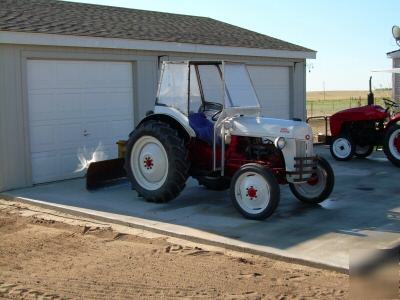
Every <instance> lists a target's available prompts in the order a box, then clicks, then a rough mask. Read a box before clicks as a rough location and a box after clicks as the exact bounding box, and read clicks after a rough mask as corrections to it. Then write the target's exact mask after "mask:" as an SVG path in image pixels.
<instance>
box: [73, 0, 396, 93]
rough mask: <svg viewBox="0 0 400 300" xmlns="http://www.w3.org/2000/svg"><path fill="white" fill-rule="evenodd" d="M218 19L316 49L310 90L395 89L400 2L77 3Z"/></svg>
mask: <svg viewBox="0 0 400 300" xmlns="http://www.w3.org/2000/svg"><path fill="white" fill-rule="evenodd" d="M73 1H75V2H85V3H95V4H102V5H111V6H120V7H129V8H136V9H145V10H154V11H161V12H170V13H179V14H186V15H197V16H205V17H210V18H214V19H217V20H220V21H223V22H227V23H230V24H233V25H236V26H240V27H243V28H247V29H250V30H253V31H257V32H259V33H262V34H266V35H269V36H272V37H275V38H279V39H282V40H285V41H288V42H292V43H295V44H299V45H301V46H304V47H307V48H311V49H313V50H316V51H317V52H318V53H317V58H316V59H315V60H307V90H308V91H316V90H323V89H324V88H325V90H366V89H368V79H369V76H371V75H373V87H374V88H387V87H391V83H392V82H391V75H390V74H386V73H371V71H372V70H377V69H389V68H391V67H392V66H391V60H390V59H388V58H387V56H386V53H387V52H389V51H392V50H396V49H399V46H397V45H396V43H395V41H394V39H393V37H392V33H391V29H392V26H393V25H399V26H400V0H334V1H333V0H318V1H317V0H301V1H299V0H279V1H277V0H200V1H199V0H130V1H129V0H82V1H78V0H73Z"/></svg>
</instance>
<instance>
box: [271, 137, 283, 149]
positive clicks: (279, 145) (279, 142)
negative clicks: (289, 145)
mask: <svg viewBox="0 0 400 300" xmlns="http://www.w3.org/2000/svg"><path fill="white" fill-rule="evenodd" d="M274 144H275V147H276V148H278V149H280V150H282V149H283V148H285V146H286V140H285V138H284V137H277V138H276V139H275V142H274Z"/></svg>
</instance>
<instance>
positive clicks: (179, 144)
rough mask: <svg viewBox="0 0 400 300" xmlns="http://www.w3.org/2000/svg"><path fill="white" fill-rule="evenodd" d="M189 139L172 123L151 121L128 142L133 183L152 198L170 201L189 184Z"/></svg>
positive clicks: (127, 158) (142, 194)
mask: <svg viewBox="0 0 400 300" xmlns="http://www.w3.org/2000/svg"><path fill="white" fill-rule="evenodd" d="M189 167H190V163H189V159H188V149H187V147H186V143H185V140H184V139H183V138H182V137H181V136H180V135H179V133H178V131H177V130H176V129H174V128H172V127H171V126H170V125H169V124H167V123H165V122H160V121H148V122H146V123H144V124H142V125H140V126H139V127H138V128H137V129H135V131H134V132H133V133H132V134H131V136H130V137H129V140H128V142H127V144H126V157H125V170H126V172H127V175H128V178H129V180H130V182H131V183H132V187H133V188H134V189H135V190H136V191H137V192H138V194H139V195H140V196H142V197H143V198H145V199H146V200H147V201H150V202H168V201H170V200H172V199H174V198H176V197H177V196H178V195H179V194H180V192H181V191H182V190H183V188H184V187H185V182H186V180H187V178H188V173H189Z"/></svg>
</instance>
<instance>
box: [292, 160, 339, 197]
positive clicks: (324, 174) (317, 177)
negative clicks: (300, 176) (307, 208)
mask: <svg viewBox="0 0 400 300" xmlns="http://www.w3.org/2000/svg"><path fill="white" fill-rule="evenodd" d="M334 185H335V175H334V173H333V170H332V167H331V166H330V164H329V163H328V161H327V160H325V159H324V158H322V157H318V163H317V169H316V170H315V173H314V174H313V175H312V176H311V178H310V179H309V180H308V181H307V182H304V183H289V187H290V190H291V191H292V193H293V194H294V195H295V196H296V198H297V199H299V200H300V201H302V202H305V203H308V204H317V203H321V202H322V201H324V200H325V199H326V198H328V197H329V195H330V194H331V193H332V190H333V186H334Z"/></svg>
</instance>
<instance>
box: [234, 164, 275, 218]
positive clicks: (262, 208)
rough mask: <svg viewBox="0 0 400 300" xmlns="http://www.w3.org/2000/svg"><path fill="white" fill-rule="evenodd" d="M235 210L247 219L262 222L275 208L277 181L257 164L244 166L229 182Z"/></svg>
mask: <svg viewBox="0 0 400 300" xmlns="http://www.w3.org/2000/svg"><path fill="white" fill-rule="evenodd" d="M230 193H231V198H232V202H233V205H234V206H235V208H236V209H237V210H238V211H239V212H240V213H241V214H242V215H243V216H244V217H245V218H247V219H252V220H263V219H265V218H267V217H269V216H270V215H271V214H272V213H273V212H274V211H275V209H276V208H277V206H278V203H279V199H280V188H279V184H278V181H277V180H276V178H275V176H274V175H273V174H272V172H271V171H269V170H267V169H265V168H264V167H263V166H261V165H259V164H254V163H250V164H246V165H243V166H242V167H241V168H240V169H239V170H237V171H236V173H235V175H234V176H233V178H232V181H231V191H230Z"/></svg>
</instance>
